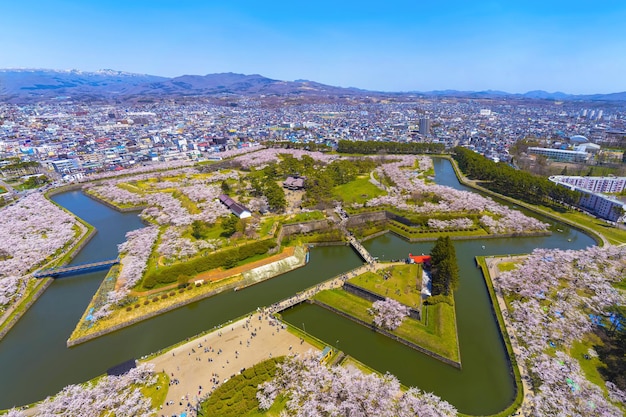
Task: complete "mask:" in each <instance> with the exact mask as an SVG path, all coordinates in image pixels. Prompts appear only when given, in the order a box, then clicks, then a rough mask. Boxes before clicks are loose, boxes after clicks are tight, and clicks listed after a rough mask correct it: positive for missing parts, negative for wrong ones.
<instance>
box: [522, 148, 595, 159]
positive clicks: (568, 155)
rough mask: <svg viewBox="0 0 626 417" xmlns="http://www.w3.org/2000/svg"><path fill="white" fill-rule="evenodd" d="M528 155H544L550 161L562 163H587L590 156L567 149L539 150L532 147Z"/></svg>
mask: <svg viewBox="0 0 626 417" xmlns="http://www.w3.org/2000/svg"><path fill="white" fill-rule="evenodd" d="M528 153H530V154H532V155H543V156H545V157H547V158H548V159H553V160H555V161H560V162H585V161H587V159H589V154H588V153H587V152H582V151H570V150H567V149H552V148H539V147H536V146H531V147H529V148H528Z"/></svg>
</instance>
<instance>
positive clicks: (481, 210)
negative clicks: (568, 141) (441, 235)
mask: <svg viewBox="0 0 626 417" xmlns="http://www.w3.org/2000/svg"><path fill="white" fill-rule="evenodd" d="M393 158H394V159H393V162H389V163H386V164H384V165H382V166H380V167H378V168H377V169H376V171H377V172H378V174H379V176H384V177H387V178H390V179H391V181H393V183H395V186H393V187H388V188H387V191H388V194H387V195H385V196H380V197H376V198H373V199H370V200H369V201H367V202H366V206H369V207H375V206H393V207H397V208H398V209H400V210H404V211H409V212H415V213H422V214H431V213H460V212H467V213H475V214H481V215H482V217H481V220H480V222H481V224H482V225H483V226H484V227H486V228H487V230H488V231H489V232H490V233H521V232H526V231H545V230H547V228H548V226H549V225H548V224H546V223H542V222H540V221H539V220H537V219H535V218H533V217H529V216H526V215H524V214H523V213H521V212H519V211H516V210H511V209H509V208H508V207H506V206H503V205H501V204H498V203H496V202H494V201H493V200H491V199H490V198H487V197H483V196H481V195H479V194H477V193H472V192H469V191H460V190H456V189H454V188H451V187H446V186H442V185H437V184H430V183H426V182H425V181H424V180H423V179H422V178H420V175H419V173H418V172H416V171H415V170H413V169H412V168H413V167H414V166H415V164H416V161H418V164H419V166H420V167H421V166H427V165H426V164H425V163H424V162H422V160H423V159H424V158H427V157H424V156H420V157H419V159H418V157H416V156H414V155H394V156H393ZM413 194H418V195H420V194H424V195H436V196H437V202H431V201H425V202H423V203H421V204H410V203H409V201H408V200H409V198H410V196H411V195H413ZM440 222H441V221H439V220H436V221H435V223H433V227H434V228H441V229H442V230H443V228H444V223H440ZM459 224H460V225H461V227H457V228H463V227H464V226H467V227H466V228H468V227H469V223H468V222H461V223H459ZM472 227H473V226H472Z"/></svg>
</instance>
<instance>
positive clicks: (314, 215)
mask: <svg viewBox="0 0 626 417" xmlns="http://www.w3.org/2000/svg"><path fill="white" fill-rule="evenodd" d="M325 218H326V216H325V215H324V213H322V212H321V211H319V210H315V211H304V212H301V213H298V214H295V215H294V216H291V217H289V218H287V219H285V221H284V222H283V223H284V224H290V223H300V222H308V221H311V220H322V219H325Z"/></svg>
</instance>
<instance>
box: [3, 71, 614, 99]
mask: <svg viewBox="0 0 626 417" xmlns="http://www.w3.org/2000/svg"><path fill="white" fill-rule="evenodd" d="M391 94H393V95H420V96H450V97H466V98H484V99H488V98H527V99H537V100H579V101H626V92H622V93H614V94H594V95H571V94H565V93H560V92H556V93H548V92H545V91H529V92H528V93H525V94H511V93H507V92H504V91H492V90H487V91H457V90H443V91H426V92H416V91H413V92H399V93H398V92H389V93H383V92H375V91H367V90H361V89H357V88H343V87H334V86H330V85H325V84H320V83H316V82H314V81H307V80H296V81H280V80H273V79H271V78H266V77H263V76H261V75H256V74H255V75H244V74H234V73H221V74H208V75H182V76H180V77H174V78H167V77H158V76H154V75H147V74H133V73H128V72H122V71H115V70H100V71H95V72H85V71H78V70H64V71H58V70H48V69H0V101H3V102H15V103H19V102H32V101H43V100H51V99H62V98H72V99H74V100H111V99H118V100H127V99H137V98H141V97H154V98H157V97H173V98H176V97H199V96H227V95H243V96H260V95H266V96H289V95H293V96H320V97H323V96H327V97H350V96H364V95H370V96H372V95H376V96H381V95H391Z"/></svg>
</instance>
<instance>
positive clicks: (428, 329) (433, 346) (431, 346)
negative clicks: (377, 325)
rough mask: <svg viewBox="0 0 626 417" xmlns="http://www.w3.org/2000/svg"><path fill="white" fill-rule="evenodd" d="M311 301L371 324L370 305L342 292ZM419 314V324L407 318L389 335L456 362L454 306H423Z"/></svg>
mask: <svg viewBox="0 0 626 417" xmlns="http://www.w3.org/2000/svg"><path fill="white" fill-rule="evenodd" d="M314 299H315V300H318V301H320V302H322V303H324V304H328V305H330V306H332V307H334V308H336V309H338V310H340V311H343V312H344V313H347V314H349V315H351V316H353V317H356V318H358V319H360V320H363V321H365V322H367V323H370V322H371V321H372V315H370V314H369V313H368V311H367V310H368V309H369V308H371V307H372V303H371V302H370V301H367V300H365V299H364V298H361V297H358V296H356V295H353V294H351V293H349V292H347V291H344V290H342V289H334V290H327V291H322V292H319V293H317V294H316V295H315V297H314ZM422 314H423V317H424V318H423V319H422V321H417V320H413V319H411V318H408V317H407V318H405V319H404V321H403V322H402V324H401V325H400V326H399V327H398V328H397V329H395V330H394V331H392V332H391V333H393V334H395V335H396V336H399V337H401V338H403V339H406V340H409V341H411V342H413V343H415V344H416V345H419V346H421V347H423V348H424V349H428V350H430V351H431V352H434V353H436V354H438V355H441V356H443V357H445V358H448V359H451V360H453V361H457V362H458V361H459V358H460V355H459V351H458V343H457V333H456V314H455V310H454V306H451V305H448V304H445V303H439V304H436V305H434V306H424V309H423V311H422Z"/></svg>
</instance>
